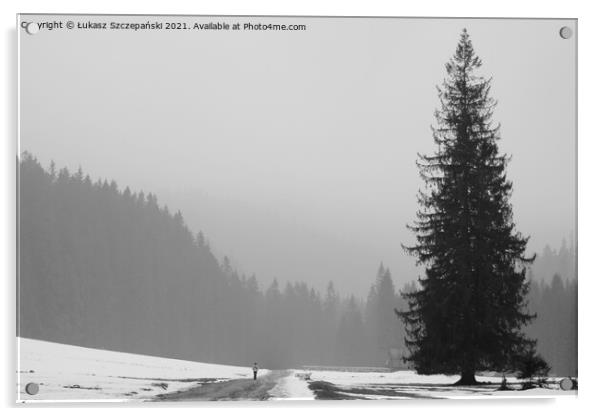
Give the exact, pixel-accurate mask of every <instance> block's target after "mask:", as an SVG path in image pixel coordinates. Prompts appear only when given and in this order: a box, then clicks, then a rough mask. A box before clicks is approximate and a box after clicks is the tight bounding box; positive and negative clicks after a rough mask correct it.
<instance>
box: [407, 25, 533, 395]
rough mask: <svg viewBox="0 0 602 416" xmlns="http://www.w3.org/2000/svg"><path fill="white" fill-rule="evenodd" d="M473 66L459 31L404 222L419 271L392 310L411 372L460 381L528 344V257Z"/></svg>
mask: <svg viewBox="0 0 602 416" xmlns="http://www.w3.org/2000/svg"><path fill="white" fill-rule="evenodd" d="M480 66H481V60H480V59H479V57H478V56H477V55H476V54H475V52H474V50H473V47H472V43H471V41H470V39H469V36H468V33H467V32H466V30H464V31H463V32H462V34H461V37H460V42H459V43H458V46H457V48H456V53H455V55H454V56H453V57H452V59H451V60H450V61H449V62H448V63H447V64H446V66H445V68H446V71H447V77H446V78H445V80H444V82H443V85H442V87H441V88H438V93H439V99H440V102H441V107H440V109H439V110H437V111H436V113H435V116H436V121H437V125H436V127H435V128H433V136H434V140H435V143H436V145H437V150H436V151H435V152H434V154H433V155H431V156H426V155H419V161H418V162H417V164H418V167H419V169H420V175H421V177H422V179H423V180H424V181H425V189H424V190H421V191H419V195H418V201H419V205H420V209H419V211H418V213H417V220H416V221H415V222H414V223H413V225H409V226H408V228H410V230H412V231H413V232H414V233H415V234H416V239H417V242H416V244H415V245H413V246H403V247H404V249H405V250H406V251H407V252H409V253H410V254H412V255H415V256H416V257H417V259H418V263H419V264H421V265H423V266H424V267H425V277H424V278H421V279H420V284H421V287H420V288H419V289H418V290H417V291H415V292H413V293H411V294H409V295H406V296H407V298H408V303H409V310H407V311H404V312H400V311H398V314H399V315H400V317H401V318H402V319H403V320H404V321H405V323H406V326H407V330H408V336H407V339H406V344H407V345H408V347H409V350H410V355H409V357H407V358H408V359H409V360H410V361H411V362H412V363H413V365H414V367H415V368H416V370H417V371H418V372H419V373H423V374H433V373H446V374H461V379H460V381H459V382H458V383H459V384H475V383H476V380H475V373H476V372H478V371H482V370H500V371H505V370H512V369H513V368H514V367H515V364H514V363H516V362H517V360H516V357H517V356H518V355H520V354H521V353H522V352H524V351H526V350H528V349H531V348H533V347H534V344H535V342H534V341H532V340H529V339H527V338H526V337H525V336H524V334H523V332H522V330H521V328H522V326H523V325H524V324H526V323H527V322H529V321H530V319H532V316H531V315H529V314H528V313H527V312H526V311H525V306H526V305H525V295H526V294H527V291H528V283H527V281H526V278H525V266H526V265H528V264H529V263H530V262H532V261H533V258H527V257H526V256H525V248H526V244H527V241H528V238H525V237H523V236H522V235H521V234H520V233H519V232H518V231H516V229H515V224H514V222H513V219H512V207H511V205H510V202H509V197H510V194H511V191H512V183H511V182H510V181H508V179H507V178H506V173H505V170H506V165H507V163H508V160H509V158H508V157H507V156H506V155H504V154H501V153H499V150H498V146H497V141H498V140H499V138H500V136H499V125H498V126H494V125H493V122H492V112H493V108H494V106H495V101H494V100H493V99H492V98H490V97H489V90H490V82H491V80H490V79H484V78H483V77H481V76H479V75H477V73H476V72H477V70H478V69H479V67H480Z"/></svg>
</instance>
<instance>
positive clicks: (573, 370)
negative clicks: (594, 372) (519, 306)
mask: <svg viewBox="0 0 602 416" xmlns="http://www.w3.org/2000/svg"><path fill="white" fill-rule="evenodd" d="M575 265H576V253H575V248H574V245H573V244H572V243H571V244H570V245H567V244H566V242H565V241H563V242H562V244H561V246H560V249H559V250H558V251H556V250H553V249H551V248H550V247H549V246H546V247H545V248H544V250H543V253H542V255H541V256H538V258H537V259H536V260H535V263H534V264H533V267H532V269H531V272H530V277H531V279H530V280H531V287H530V291H529V295H528V299H529V308H530V310H531V311H532V312H535V313H536V314H537V319H535V320H534V321H533V322H532V323H531V324H530V325H529V326H527V328H526V332H527V334H528V335H529V336H531V337H533V338H535V339H537V341H538V350H539V352H540V353H541V355H542V356H543V357H544V358H545V360H546V361H547V362H548V364H549V365H550V366H551V368H552V371H551V372H552V373H555V374H560V375H567V376H573V377H576V376H577V310H578V307H577V276H576V269H575Z"/></svg>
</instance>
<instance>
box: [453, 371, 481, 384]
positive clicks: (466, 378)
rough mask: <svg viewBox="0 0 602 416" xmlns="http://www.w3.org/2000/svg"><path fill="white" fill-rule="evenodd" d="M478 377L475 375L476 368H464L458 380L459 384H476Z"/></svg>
mask: <svg viewBox="0 0 602 416" xmlns="http://www.w3.org/2000/svg"><path fill="white" fill-rule="evenodd" d="M475 384H477V379H476V378H475V377H474V370H462V376H461V377H460V380H458V381H457V382H456V385H457V386H474V385H475Z"/></svg>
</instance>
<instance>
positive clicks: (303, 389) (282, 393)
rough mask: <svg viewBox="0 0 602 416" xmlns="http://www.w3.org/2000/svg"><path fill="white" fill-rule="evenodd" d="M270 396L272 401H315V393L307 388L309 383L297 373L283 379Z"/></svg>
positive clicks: (293, 372)
mask: <svg viewBox="0 0 602 416" xmlns="http://www.w3.org/2000/svg"><path fill="white" fill-rule="evenodd" d="M268 394H269V395H270V396H272V399H271V400H314V393H313V392H312V391H311V390H310V389H309V387H308V386H307V381H306V380H303V379H302V378H301V377H299V374H297V373H296V372H295V371H290V372H289V374H288V375H286V376H285V377H281V378H280V379H279V380H278V383H277V384H276V385H275V386H274V387H273V388H272V389H271V390H270V391H269V392H268Z"/></svg>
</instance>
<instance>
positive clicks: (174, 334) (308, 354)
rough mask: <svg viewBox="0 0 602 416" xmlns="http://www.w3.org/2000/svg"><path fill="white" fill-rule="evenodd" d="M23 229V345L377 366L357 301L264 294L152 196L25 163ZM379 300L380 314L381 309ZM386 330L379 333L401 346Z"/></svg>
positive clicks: (302, 292) (279, 290) (298, 292)
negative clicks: (31, 341)
mask: <svg viewBox="0 0 602 416" xmlns="http://www.w3.org/2000/svg"><path fill="white" fill-rule="evenodd" d="M19 222H20V240H19V242H20V245H19V254H20V262H19V267H20V270H19V277H20V278H19V306H18V308H19V314H18V319H19V325H18V332H19V335H21V336H24V337H28V338H35V339H42V340H48V341H55V342H62V343H67V344H74V345H80V346H87V347H94V348H104V349H111V350H118V351H126V352H134V353H142V354H151V355H159V356H164V357H175V358H183V359H189V360H199V361H208V362H218V363H230V364H241V365H245V364H249V363H252V362H254V361H258V362H260V363H261V365H263V366H267V367H284V366H291V365H295V364H330V365H331V364H340V365H361V364H362V363H368V362H369V363H371V364H379V365H384V364H385V361H386V351H385V345H383V344H382V342H381V343H380V344H379V342H376V341H375V342H374V343H372V342H371V336H370V334H371V333H370V331H368V330H367V329H366V328H365V322H364V321H365V314H364V309H365V304H364V302H363V301H361V300H359V299H356V298H353V297H352V298H347V299H341V298H340V296H339V295H338V294H337V293H336V291H335V289H334V287H333V286H332V284H331V285H330V286H329V287H328V291H327V293H326V294H325V295H322V294H320V293H318V292H317V291H316V290H314V289H313V288H309V287H308V286H307V285H306V284H305V283H295V284H291V283H287V284H286V285H280V284H279V282H278V281H277V280H274V282H273V283H272V284H271V285H270V286H269V287H268V288H266V289H265V290H262V289H261V288H260V287H259V285H258V282H257V279H256V278H255V277H254V276H245V275H244V274H242V275H241V274H239V273H238V272H237V271H236V270H233V269H232V268H231V266H230V262H229V261H228V259H227V258H225V259H224V260H222V261H218V260H217V259H216V258H215V257H214V255H213V254H212V252H211V249H210V247H209V246H208V245H207V244H206V242H205V238H204V237H203V234H202V233H201V232H198V233H196V235H193V233H192V232H191V231H190V230H189V229H188V228H187V226H186V224H185V223H184V219H183V217H182V214H181V213H180V212H176V213H171V212H170V211H169V209H168V208H167V207H161V206H160V205H159V202H158V201H157V198H156V197H155V196H154V195H153V194H150V193H149V194H144V193H142V192H138V193H136V192H132V191H131V190H130V189H129V188H125V189H124V190H120V189H119V187H118V185H117V184H116V183H115V182H107V181H105V180H103V181H101V180H98V181H92V180H91V178H90V177H89V176H87V175H85V174H84V173H83V172H82V170H81V169H80V170H78V171H77V172H75V173H70V172H69V171H68V170H67V169H61V170H59V171H58V172H57V171H56V169H55V167H54V166H51V167H50V168H49V169H48V170H46V169H44V168H43V167H42V166H41V165H40V163H39V162H38V161H37V160H36V159H35V158H34V157H33V156H32V155H30V154H27V153H25V154H23V156H22V158H21V162H20V218H19ZM383 273H385V271H384V269H383V268H382V267H381V269H380V270H379V279H380V278H381V277H380V275H381V274H383ZM367 279H372V277H367ZM390 279H391V277H390V273H389V274H388V275H387V277H386V280H387V281H386V283H387V284H388V285H389V286H390V287H388V289H387V290H388V292H389V293H387V294H386V295H385V294H384V292H383V290H381V291H380V294H379V295H378V296H376V294H374V296H373V297H371V299H370V301H369V304H370V305H371V306H370V307H371V308H372V309H374V312H372V313H371V314H370V319H371V320H372V321H375V322H377V321H379V320H380V318H379V316H378V314H379V313H381V314H383V313H384V314H387V311H388V314H389V315H390V316H391V317H394V315H393V308H394V307H395V306H396V305H394V302H395V301H396V295H395V294H394V292H393V287H392V282H391V281H390ZM385 298H386V299H385ZM379 299H384V301H385V302H387V304H388V306H386V307H384V308H383V307H382V306H381V307H377V306H376V303H377V302H379ZM389 322H391V320H390V319H389ZM393 325H394V327H393V328H390V329H389V330H385V331H388V332H390V333H393V332H396V335H393V338H397V339H398V340H399V343H401V341H400V339H401V335H400V333H399V332H398V331H399V324H398V322H396V321H395V320H393ZM383 330H384V329H382V325H381V329H380V331H381V332H382V331H383ZM375 336H376V335H375ZM377 348H378V350H377V351H375V350H376V349H377Z"/></svg>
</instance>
